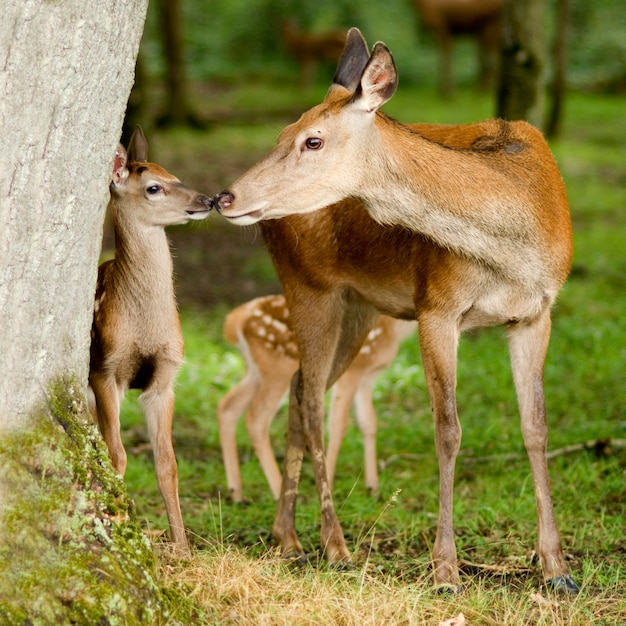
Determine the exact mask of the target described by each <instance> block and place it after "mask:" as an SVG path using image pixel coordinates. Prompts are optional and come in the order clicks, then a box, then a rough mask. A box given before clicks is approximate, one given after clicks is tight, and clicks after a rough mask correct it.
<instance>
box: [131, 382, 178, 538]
mask: <svg viewBox="0 0 626 626" xmlns="http://www.w3.org/2000/svg"><path fill="white" fill-rule="evenodd" d="M139 400H140V402H141V404H142V406H143V409H144V413H145V415H146V422H147V424H148V434H149V436H150V443H151V444H152V451H153V454H154V466H155V471H156V477H157V483H158V485H159V490H160V491H161V496H162V497H163V502H164V503H165V510H166V512H167V519H168V522H169V526H170V533H171V537H172V541H173V542H174V543H175V544H177V545H179V546H180V547H183V548H184V547H187V538H186V536H185V527H184V524H183V516H182V513H181V511H180V502H179V499H178V468H177V466H176V456H175V455H174V446H173V445H172V419H173V415H174V392H173V390H172V386H171V384H169V385H157V384H154V383H153V384H152V385H151V386H150V387H148V388H147V389H146V390H145V391H144V392H143V393H142V394H141V396H140V397H139Z"/></svg>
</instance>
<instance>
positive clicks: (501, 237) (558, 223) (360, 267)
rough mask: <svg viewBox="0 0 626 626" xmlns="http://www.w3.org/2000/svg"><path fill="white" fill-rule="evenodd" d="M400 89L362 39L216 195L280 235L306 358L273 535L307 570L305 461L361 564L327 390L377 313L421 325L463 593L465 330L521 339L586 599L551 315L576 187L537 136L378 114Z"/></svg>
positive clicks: (547, 530)
mask: <svg viewBox="0 0 626 626" xmlns="http://www.w3.org/2000/svg"><path fill="white" fill-rule="evenodd" d="M396 86H397V73H396V68H395V65H394V62H393V59H392V57H391V54H390V52H389V50H388V49H387V47H386V46H385V45H384V44H382V43H380V42H379V43H377V44H376V45H375V46H374V49H373V51H372V53H371V55H370V54H369V52H368V48H367V44H366V43H365V41H364V39H363V37H362V36H361V34H360V32H359V31H358V30H357V29H352V30H351V31H350V33H349V35H348V41H347V43H346V48H345V50H344V53H343V55H342V57H341V59H340V61H339V65H338V68H337V73H336V75H335V79H334V82H333V84H332V86H331V88H330V90H329V92H328V94H327V96H326V98H325V100H324V101H323V102H322V103H321V104H320V105H318V106H316V107H314V108H313V109H311V110H310V111H308V112H306V113H304V114H303V115H302V117H301V118H300V120H299V121H297V122H296V123H294V124H292V125H291V126H288V127H287V128H285V129H284V130H283V131H282V133H281V134H280V136H279V138H278V144H277V146H276V147H275V148H274V150H273V151H272V152H271V153H270V154H269V155H267V156H266V157H265V158H264V159H263V160H261V161H260V162H259V163H258V164H257V165H255V166H254V167H252V168H251V169H250V170H249V171H248V172H247V173H245V174H244V175H243V176H242V177H241V178H240V179H239V180H237V181H236V182H235V183H234V184H233V185H232V186H231V187H230V188H229V189H228V190H227V191H224V192H222V193H221V194H219V195H218V196H217V197H216V203H217V206H218V208H219V210H220V211H221V213H222V214H223V215H224V216H225V217H228V218H229V219H230V220H231V221H232V222H234V223H236V224H242V225H243V224H252V223H256V222H258V221H260V220H264V221H262V222H261V227H262V230H263V233H264V236H265V239H266V241H267V243H268V247H269V250H270V253H271V255H272V256H273V259H274V263H275V265H276V267H277V269H278V273H279V277H280V280H281V282H282V284H283V288H284V292H285V298H286V300H287V305H288V306H289V309H290V311H291V315H292V327H293V330H294V333H295V334H296V336H297V340H298V347H299V349H300V370H299V372H298V373H297V374H296V375H295V376H294V379H293V381H292V387H291V398H290V410H289V424H288V434H287V450H286V460H285V463H284V471H283V485H282V490H281V497H280V501H279V506H278V511H277V515H276V519H275V522H274V527H273V535H274V537H275V538H276V539H277V540H278V541H279V542H280V544H281V546H282V551H283V553H284V554H286V555H302V554H303V550H302V546H301V545H300V542H299V540H298V537H297V534H296V530H295V521H294V516H295V499H296V493H297V485H298V480H299V473H300V467H301V462H302V456H303V452H304V448H305V446H306V447H308V449H309V450H310V453H311V457H312V462H313V469H314V474H315V480H316V485H317V490H318V494H319V499H320V504H321V510H322V518H321V541H322V545H323V546H324V547H325V549H326V554H327V557H328V559H329V561H330V562H331V563H341V562H345V561H348V560H349V558H350V555H349V552H348V550H347V548H346V544H345V540H344V537H343V532H342V530H341V526H340V523H339V521H338V519H337V515H336V512H335V509H334V505H333V501H332V496H331V493H330V489H329V485H328V479H327V474H326V468H325V465H326V464H325V459H324V452H323V446H322V437H321V435H322V429H321V424H322V420H323V411H324V408H323V397H324V389H325V388H326V386H327V385H330V384H332V383H333V382H334V380H335V379H336V378H337V376H339V375H340V374H341V372H343V371H344V369H345V368H346V367H347V365H348V364H349V362H350V360H351V359H352V358H353V356H354V354H355V353H356V351H357V350H358V346H359V345H360V343H361V342H362V340H363V337H364V336H365V334H366V333H367V329H368V328H369V325H370V324H371V320H372V318H373V316H374V315H376V314H377V312H382V313H385V314H387V315H391V316H393V317H398V318H404V319H411V318H412V319H417V321H418V333H419V339H420V347H421V353H422V361H423V365H424V372H425V376H426V381H427V385H428V390H429V394H430V399H431V404H432V409H433V415H434V420H435V446H436V450H437V456H438V460H439V472H440V494H439V520H438V527H437V536H436V540H435V543H434V546H433V553H432V560H433V565H434V578H435V582H436V583H437V584H439V585H444V586H446V587H451V588H454V587H456V586H457V585H458V583H459V574H458V568H457V558H456V548H455V544H454V530H453V522H452V500H453V485H454V466H455V461H456V457H457V454H458V450H459V445H460V440H461V427H460V423H459V420H458V417H457V410H456V398H455V387H456V358H457V344H458V340H459V337H460V334H461V332H462V331H464V330H466V329H469V328H475V327H481V326H492V325H496V324H505V325H506V327H507V331H508V339H509V349H510V354H511V364H512V369H513V378H514V382H515V387H516V391H517V396H518V403H519V408H520V414H521V426H522V433H523V437H524V444H525V446H526V450H527V452H528V456H529V460H530V465H531V470H532V475H533V481H534V486H535V496H536V504H537V514H538V522H539V524H538V539H537V554H538V557H539V559H540V562H541V565H542V567H543V575H544V578H545V580H546V582H547V583H548V584H549V585H551V586H552V587H554V588H556V589H560V590H567V591H571V592H576V591H577V587H576V584H575V583H574V581H573V580H572V578H571V577H570V575H569V571H568V566H567V563H566V561H565V558H564V556H563V552H562V549H561V541H560V537H559V532H558V529H557V526H556V522H555V518H554V511H553V505H552V499H551V496H550V485H549V478H548V468H547V461H546V446H547V424H546V415H545V403H544V390H543V367H544V362H545V357H546V351H547V347H548V339H549V335H550V325H551V322H550V307H551V305H552V303H553V302H554V300H555V298H556V295H557V292H558V290H559V288H560V287H561V285H562V284H563V282H564V281H565V279H566V277H567V274H568V272H569V267H570V264H571V258H572V229H571V221H570V216H569V209H568V204H567V198H566V194H565V188H564V185H563V181H562V179H561V176H560V174H559V171H558V168H557V166H556V163H555V161H554V158H553V157H552V154H551V153H550V150H549V148H548V146H547V144H546V142H545V140H544V138H543V137H542V135H541V133H540V132H539V131H538V130H536V129H534V128H533V127H531V126H530V125H529V124H527V123H525V122H508V123H507V122H504V121H502V120H489V121H485V122H479V123H475V124H469V125H462V126H450V127H445V126H444V127H441V126H434V127H431V126H428V125H414V126H406V125H403V124H401V123H399V122H397V121H395V120H392V119H391V118H389V117H387V116H386V115H384V114H383V113H381V112H380V111H379V108H380V106H382V105H383V104H384V103H385V102H386V101H388V100H389V98H391V96H392V95H393V93H394V92H395V89H396ZM332 203H335V204H333V205H332V206H330V207H328V205H330V204H332ZM324 207H327V208H324ZM314 211H319V213H317V214H315V213H313V212H314ZM306 214H310V215H306ZM368 214H369V216H370V217H368ZM285 216H288V217H285ZM279 217H285V219H284V220H271V218H279ZM372 218H373V219H372ZM265 220H270V221H265ZM381 224H382V225H381ZM384 225H386V226H384Z"/></svg>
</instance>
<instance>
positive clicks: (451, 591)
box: [434, 583, 463, 598]
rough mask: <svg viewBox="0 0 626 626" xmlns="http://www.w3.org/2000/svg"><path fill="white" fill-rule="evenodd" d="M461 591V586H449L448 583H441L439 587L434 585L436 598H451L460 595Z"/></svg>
mask: <svg viewBox="0 0 626 626" xmlns="http://www.w3.org/2000/svg"><path fill="white" fill-rule="evenodd" d="M461 591H463V587H462V586H461V585H451V584H449V583H442V584H440V585H435V587H434V593H435V595H437V596H443V597H446V598H447V597H453V596H456V595H458V594H460V593H461Z"/></svg>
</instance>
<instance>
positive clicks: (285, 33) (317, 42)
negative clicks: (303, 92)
mask: <svg viewBox="0 0 626 626" xmlns="http://www.w3.org/2000/svg"><path fill="white" fill-rule="evenodd" d="M280 30H281V35H282V38H283V42H284V44H285V47H286V48H287V50H288V52H289V53H290V54H291V56H292V57H293V58H294V59H295V60H296V61H297V63H298V65H299V66H300V87H302V89H310V88H311V87H312V86H313V81H314V78H315V68H316V67H317V64H318V63H319V62H320V61H322V62H330V63H337V61H338V60H339V57H340V56H341V52H342V51H343V47H344V45H345V43H346V35H347V33H348V31H347V30H343V29H335V30H326V31H322V32H319V33H316V32H312V31H306V30H303V29H300V28H298V26H297V24H296V23H295V22H294V21H293V20H284V21H283V22H281V25H280Z"/></svg>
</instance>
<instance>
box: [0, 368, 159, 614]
mask: <svg viewBox="0 0 626 626" xmlns="http://www.w3.org/2000/svg"><path fill="white" fill-rule="evenodd" d="M33 417H34V419H33V427H32V428H29V429H28V430H22V431H19V432H17V431H12V432H9V433H5V434H3V436H2V438H1V439H0V502H1V503H2V509H1V511H0V581H1V582H0V623H2V624H5V623H6V624H111V625H114V624H124V625H132V624H142V625H144V624H159V623H161V622H164V621H165V620H166V619H167V616H166V615H165V614H164V613H165V612H166V609H165V607H164V604H163V596H162V594H161V591H160V589H159V587H158V584H157V582H156V580H155V563H154V558H153V553H152V549H151V546H150V544H149V542H148V540H147V539H146V537H145V536H144V535H143V533H142V531H141V528H140V526H139V524H138V522H137V520H136V519H135V516H134V512H133V506H132V502H131V501H130V500H129V498H128V496H127V493H126V489H125V487H124V483H123V480H122V478H121V476H120V475H119V474H117V472H115V471H114V470H113V467H112V465H111V462H110V460H109V457H108V454H107V450H106V447H105V446H104V443H103V442H102V439H101V437H100V435H99V433H98V431H97V428H96V427H95V424H94V423H93V421H92V419H91V416H90V415H89V413H88V411H87V410H86V403H85V398H84V395H83V393H82V391H81V387H80V386H79V385H78V384H77V383H75V382H74V381H71V380H60V381H57V382H55V383H54V384H53V385H52V388H51V389H50V390H49V394H48V401H47V405H46V406H45V407H44V408H43V409H41V410H40V411H39V412H38V414H37V415H34V416H33Z"/></svg>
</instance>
